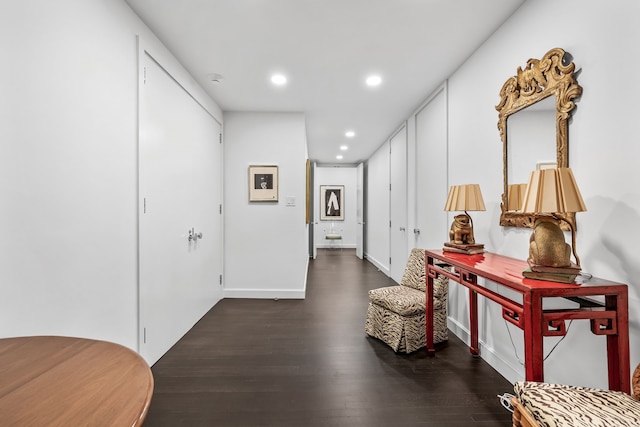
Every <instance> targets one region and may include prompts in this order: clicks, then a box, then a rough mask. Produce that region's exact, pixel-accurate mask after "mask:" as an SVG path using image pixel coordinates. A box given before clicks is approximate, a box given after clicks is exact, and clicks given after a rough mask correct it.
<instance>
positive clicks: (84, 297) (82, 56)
mask: <svg viewBox="0 0 640 427" xmlns="http://www.w3.org/2000/svg"><path fill="white" fill-rule="evenodd" d="M138 34H139V35H141V36H142V37H144V38H145V40H146V41H147V42H148V43H149V44H150V45H152V46H154V47H157V49H156V50H157V51H160V50H162V49H163V48H162V46H161V45H160V43H159V42H158V41H157V39H156V38H155V37H154V36H153V34H151V32H150V31H149V30H148V29H147V28H146V27H145V26H144V25H143V24H142V22H141V21H140V20H139V19H138V18H137V16H136V15H135V14H134V13H133V12H132V11H131V9H129V7H128V6H127V5H126V4H125V3H124V2H123V1H102V0H60V1H56V2H51V1H49V0H32V1H29V2H5V4H3V6H2V12H1V13H0V50H1V51H2V54H3V63H4V66H2V67H0V93H2V102H0V117H2V119H1V121H2V125H0V141H1V144H2V154H1V155H0V195H1V196H0V198H1V200H2V201H1V202H0V236H2V239H0V337H6V336H16V335H34V334H64V335H76V336H84V337H92V338H98V339H105V340H110V341H115V342H118V343H121V344H123V345H126V346H128V347H130V348H133V349H135V348H136V346H137V320H138V319H137V316H138V313H137V307H138V300H137V297H138V290H137V264H136V262H137V246H136V245H137V225H136V221H137V208H136V206H137V194H136V191H137V178H136V176H137V163H136V162H137V93H138V92H137V75H138V68H137V64H138V61H137V47H136V35H138ZM167 56H168V57H169V55H168V54H167ZM171 60H172V61H173V63H174V65H175V68H180V67H179V64H178V63H177V62H176V61H175V59H173V58H171ZM180 72H181V74H182V75H184V76H185V79H188V75H187V74H186V73H185V72H184V70H182V69H180ZM185 84H187V85H190V82H188V81H187V82H186V83H185ZM201 92H202V91H200V93H201ZM201 101H202V102H207V101H203V100H202V99H201ZM209 103H210V104H213V103H211V102H209ZM215 108H217V107H215ZM218 111H219V109H218Z"/></svg>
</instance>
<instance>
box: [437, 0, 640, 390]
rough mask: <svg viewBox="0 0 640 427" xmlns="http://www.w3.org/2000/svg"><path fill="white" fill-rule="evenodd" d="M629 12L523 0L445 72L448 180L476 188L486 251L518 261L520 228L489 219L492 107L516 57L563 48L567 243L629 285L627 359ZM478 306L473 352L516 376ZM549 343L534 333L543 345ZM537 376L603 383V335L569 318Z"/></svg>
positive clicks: (634, 255) (633, 156)
mask: <svg viewBox="0 0 640 427" xmlns="http://www.w3.org/2000/svg"><path fill="white" fill-rule="evenodd" d="M550 10H553V13H549V11H550ZM638 17H640V3H639V2H637V1H635V0H616V1H614V2H613V3H611V4H610V5H609V7H603V6H602V3H601V2H598V1H595V0H589V1H584V0H582V1H579V0H565V1H562V2H558V1H553V0H538V1H535V2H533V1H529V2H525V3H524V5H523V6H522V7H521V8H520V9H519V10H518V11H517V12H516V13H515V14H514V15H513V16H512V17H511V18H510V19H509V21H508V22H507V23H506V24H505V25H503V27H502V28H501V29H500V30H499V31H497V32H496V33H495V34H494V35H493V37H491V38H490V39H489V40H488V41H487V42H486V43H485V44H484V45H483V46H482V47H481V48H480V49H479V50H478V51H477V52H476V53H475V54H474V55H473V56H472V57H471V58H470V59H469V60H468V61H467V62H466V63H465V64H464V65H463V66H462V67H461V68H460V69H459V70H458V71H457V72H456V73H455V74H454V75H453V76H451V78H450V79H449V108H450V110H449V120H450V122H449V147H450V164H449V171H450V176H449V180H450V182H461V183H462V182H477V183H479V184H480V186H481V188H482V192H483V196H484V201H485V205H486V207H487V211H486V212H477V213H475V214H474V225H475V233H476V240H478V241H481V242H484V243H485V244H486V247H487V249H488V250H490V251H493V252H498V253H501V254H504V255H508V256H513V257H516V258H520V259H525V258H526V257H527V255H528V239H529V235H530V233H531V230H528V229H513V228H505V227H500V226H499V225H498V222H499V216H500V206H499V205H500V195H501V194H502V145H501V142H500V138H499V135H498V131H497V129H496V123H497V118H498V115H497V111H496V110H495V108H494V106H495V105H496V104H497V103H498V100H499V96H498V92H499V90H500V88H501V87H502V84H503V83H504V82H505V81H506V79H507V78H508V77H510V76H512V75H515V73H516V68H517V67H518V66H524V65H525V63H526V61H527V59H529V58H540V57H541V56H542V55H544V54H545V53H546V52H547V51H548V50H550V49H551V48H554V47H561V48H563V49H565V50H566V51H568V52H569V53H571V55H572V56H573V59H574V62H575V63H576V66H577V70H578V73H577V80H578V83H579V84H580V85H581V86H582V87H583V95H582V97H581V98H580V99H579V100H578V101H577V106H578V107H577V110H576V111H575V113H574V116H573V120H572V122H571V123H570V127H569V165H570V167H571V168H572V169H573V172H574V175H575V176H576V179H577V181H578V184H579V186H580V189H581V192H582V196H583V198H584V200H585V202H586V204H587V209H588V211H587V212H583V213H578V214H577V223H578V241H577V250H578V255H579V256H580V258H581V261H582V266H583V271H585V272H589V273H592V274H593V275H595V276H598V277H603V278H607V279H610V280H613V281H618V282H622V283H627V284H629V296H630V300H629V307H630V333H631V364H632V366H635V364H637V363H638V362H640V312H639V311H638V310H637V309H636V307H638V303H639V299H640V252H638V250H637V248H636V246H637V242H638V239H639V238H640V228H639V227H638V224H639V223H640V191H639V190H638V186H637V183H638V182H640V168H638V165H637V163H638V160H637V159H638V158H640V144H638V140H640V129H639V128H638V126H637V120H638V117H639V113H640V110H639V108H638V106H637V103H636V100H637V99H638V95H640V87H639V86H638V85H637V84H635V82H636V76H635V71H636V70H637V69H638V67H639V66H640V57H638V55H635V54H634V52H636V51H637V41H638V40H640V27H638V25H637V19H638ZM596 22H597V23H598V26H597V28H595V27H594V26H593V25H594V23H596ZM523 29H529V30H527V31H525V30H523ZM463 296H465V295H464V294H463ZM453 309H454V310H453V312H450V315H451V316H452V318H453V319H454V320H455V321H457V322H459V323H460V324H462V325H464V324H466V323H467V321H466V312H465V311H463V310H457V309H456V301H453ZM481 313H482V316H483V318H484V320H483V321H482V322H483V323H482V324H481V328H480V330H481V334H482V336H481V337H480V338H481V340H482V341H483V343H484V348H483V350H482V354H483V357H485V358H487V359H488V360H489V361H490V362H491V363H492V364H493V365H494V366H496V367H497V368H498V369H499V370H500V372H501V373H503V375H505V376H506V377H507V378H509V379H511V380H514V379H519V378H522V377H523V372H524V368H523V367H522V366H521V364H520V362H519V361H518V357H516V355H515V354H514V353H515V352H514V349H513V347H512V345H511V342H510V337H509V333H508V332H507V330H506V328H507V327H506V326H505V323H504V321H503V320H502V318H501V313H500V310H499V309H498V307H497V306H496V305H495V304H487V306H486V307H484V308H482V307H481ZM510 331H511V335H512V336H513V339H514V342H515V344H516V348H518V353H519V357H520V359H522V358H523V352H522V348H523V347H522V334H521V332H520V331H519V330H518V329H516V328H514V327H510ZM555 342H557V339H556V338H546V339H545V354H546V353H547V352H548V350H549V349H550V348H551V347H552V346H553V344H554V343H555ZM545 380H547V381H551V382H563V383H571V384H577V385H586V386H595V387H605V388H606V387H607V369H606V352H605V339H604V337H596V336H594V335H592V334H591V332H590V331H589V323H588V322H585V321H580V322H574V324H573V325H572V326H571V330H570V332H569V334H568V335H567V337H566V339H565V340H564V341H563V342H562V343H561V344H560V345H559V346H558V347H557V349H556V350H555V351H554V353H553V354H552V355H551V356H550V357H549V359H548V360H547V362H546V364H545Z"/></svg>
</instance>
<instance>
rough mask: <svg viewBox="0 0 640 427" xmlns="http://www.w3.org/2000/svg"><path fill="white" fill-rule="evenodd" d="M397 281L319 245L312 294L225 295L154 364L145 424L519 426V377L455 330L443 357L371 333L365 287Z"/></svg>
mask: <svg viewBox="0 0 640 427" xmlns="http://www.w3.org/2000/svg"><path fill="white" fill-rule="evenodd" d="M393 283H394V282H393V281H392V280H391V279H389V278H388V277H386V276H385V275H384V274H383V273H381V272H380V271H378V270H377V269H376V268H375V267H374V266H373V265H372V264H371V263H369V262H367V261H361V260H359V259H358V258H356V256H355V254H354V252H353V251H352V250H343V251H340V250H321V251H320V252H319V254H318V258H317V259H316V260H315V261H311V262H310V268H309V276H308V285H307V286H308V287H307V297H306V299H305V300H243V299H225V300H222V301H220V302H219V303H218V304H217V305H216V306H215V307H213V309H212V310H211V311H210V312H209V313H207V314H206V315H205V316H204V317H203V318H202V320H200V322H198V324H196V325H195V326H194V327H193V329H192V330H191V331H189V333H187V334H186V335H185V336H184V337H183V338H182V339H181V340H180V341H179V342H178V343H177V344H176V345H175V346H174V347H173V348H172V349H171V350H170V351H169V352H167V354H165V355H164V356H163V357H162V358H161V359H160V360H159V361H158V362H157V363H156V364H155V365H154V366H153V367H152V371H153V375H154V378H155V391H154V396H153V400H152V402H151V408H150V410H149V414H148V416H147V419H146V422H145V427H154V426H172V427H177V426H189V427H195V426H301V427H312V426H374V427H375V426H505V427H507V426H510V425H511V422H510V420H511V414H510V412H508V411H507V410H506V409H504V408H503V407H502V406H501V404H500V402H499V399H498V398H497V395H498V394H502V393H504V392H509V393H512V391H513V388H512V386H511V384H510V383H509V382H508V381H506V380H505V379H504V378H503V377H502V376H501V375H500V374H498V373H497V372H496V371H495V370H494V369H493V368H491V367H490V366H489V365H488V364H486V363H485V362H484V361H483V360H482V359H480V358H474V357H472V356H471V355H470V354H469V350H468V348H467V347H466V346H465V345H464V343H462V342H461V341H460V340H459V339H457V338H456V337H455V336H454V335H453V334H449V337H450V338H449V342H448V343H446V344H444V345H442V346H440V347H439V348H438V351H437V352H436V355H435V357H428V356H427V355H426V354H425V352H424V351H417V352H415V353H413V354H410V355H403V354H395V353H394V352H393V351H392V350H391V349H390V348H389V347H387V346H386V345H385V344H383V343H382V342H381V341H378V340H376V339H373V338H370V337H367V336H366V334H365V333H364V321H365V317H366V310H367V303H368V301H367V291H368V290H369V289H374V288H378V287H382V286H389V285H391V284H393Z"/></svg>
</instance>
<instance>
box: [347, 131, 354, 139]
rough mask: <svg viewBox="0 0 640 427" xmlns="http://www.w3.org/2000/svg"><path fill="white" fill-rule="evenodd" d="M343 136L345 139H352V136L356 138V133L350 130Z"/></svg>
mask: <svg viewBox="0 0 640 427" xmlns="http://www.w3.org/2000/svg"><path fill="white" fill-rule="evenodd" d="M345 136H346V137H347V138H353V137H354V136H356V133H355V132H354V131H352V130H348V131H347V132H345Z"/></svg>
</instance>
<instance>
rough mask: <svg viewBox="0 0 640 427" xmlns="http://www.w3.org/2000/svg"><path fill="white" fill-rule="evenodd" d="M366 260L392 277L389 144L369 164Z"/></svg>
mask: <svg viewBox="0 0 640 427" xmlns="http://www.w3.org/2000/svg"><path fill="white" fill-rule="evenodd" d="M366 174H367V178H366V179H367V199H366V210H367V220H366V224H365V230H366V236H367V237H366V241H367V245H366V253H365V256H366V257H367V259H368V260H369V261H370V262H371V263H373V264H374V265H375V266H376V267H378V268H379V269H380V270H381V271H383V272H384V273H385V274H386V275H387V276H389V274H390V272H389V256H390V253H389V244H390V238H389V221H390V217H389V212H390V211H389V203H390V201H389V183H390V182H391V181H390V177H389V142H388V141H387V142H385V143H384V144H383V145H382V146H381V147H380V148H379V149H378V151H376V152H375V153H374V154H373V156H371V157H370V158H369V160H368V161H367V169H366Z"/></svg>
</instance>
